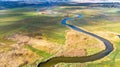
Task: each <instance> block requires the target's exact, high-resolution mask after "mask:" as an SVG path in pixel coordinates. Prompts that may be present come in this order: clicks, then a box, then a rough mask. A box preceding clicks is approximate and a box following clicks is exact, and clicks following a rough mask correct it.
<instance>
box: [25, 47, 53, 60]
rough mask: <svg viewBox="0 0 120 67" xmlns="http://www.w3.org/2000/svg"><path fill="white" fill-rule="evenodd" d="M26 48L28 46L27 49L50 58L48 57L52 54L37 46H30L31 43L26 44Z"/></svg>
mask: <svg viewBox="0 0 120 67" xmlns="http://www.w3.org/2000/svg"><path fill="white" fill-rule="evenodd" d="M25 48H27V49H29V50H31V51H33V52H35V53H36V54H38V55H39V56H42V57H45V58H48V57H50V56H52V55H51V54H49V53H46V52H44V51H41V50H38V49H35V48H33V47H32V46H29V45H25Z"/></svg>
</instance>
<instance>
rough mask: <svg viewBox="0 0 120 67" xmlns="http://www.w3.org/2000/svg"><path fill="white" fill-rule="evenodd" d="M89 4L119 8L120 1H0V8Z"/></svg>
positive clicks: (91, 5) (90, 5)
mask: <svg viewBox="0 0 120 67" xmlns="http://www.w3.org/2000/svg"><path fill="white" fill-rule="evenodd" d="M54 5H58V6H89V7H115V8H120V3H69V2H68V3H67V2H66V3H63V2H57V3H55V2H53V3H52V2H51V3H48V2H42V3H33V4H32V3H25V2H22V1H0V9H9V8H18V7H27V6H33V7H46V6H47V7H49V6H54Z"/></svg>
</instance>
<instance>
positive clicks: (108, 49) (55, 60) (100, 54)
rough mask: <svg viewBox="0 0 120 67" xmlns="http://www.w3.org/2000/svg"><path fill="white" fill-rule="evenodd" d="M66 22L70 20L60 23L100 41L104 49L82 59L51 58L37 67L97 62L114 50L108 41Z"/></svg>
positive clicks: (65, 19)
mask: <svg viewBox="0 0 120 67" xmlns="http://www.w3.org/2000/svg"><path fill="white" fill-rule="evenodd" d="M67 20H71V18H64V19H63V20H62V22H61V23H62V24H63V25H65V26H68V27H70V28H71V29H73V30H75V31H78V32H82V33H85V34H87V35H90V36H92V37H95V38H97V39H98V40H100V41H102V42H103V43H104V45H105V47H106V49H105V50H103V51H101V52H98V53H96V54H94V55H90V56H84V57H61V56H60V57H53V58H51V59H49V60H47V61H46V62H42V63H40V64H39V65H38V67H54V65H55V64H57V63H61V62H63V63H84V62H90V61H95V60H98V59H101V58H103V57H105V56H107V55H108V54H109V53H111V52H112V51H113V49H114V48H113V44H112V43H111V42H110V41H108V40H106V39H104V38H102V37H100V36H98V35H96V34H93V33H90V32H87V31H85V30H83V29H81V28H78V27H76V26H73V25H70V24H67V23H66V22H67ZM71 60H72V61H71Z"/></svg>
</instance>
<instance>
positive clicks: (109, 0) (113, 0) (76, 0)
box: [0, 0, 120, 3]
mask: <svg viewBox="0 0 120 67" xmlns="http://www.w3.org/2000/svg"><path fill="white" fill-rule="evenodd" d="M0 1H22V0H0ZM24 1H39V2H40V1H68V2H78V3H80V2H120V0H24Z"/></svg>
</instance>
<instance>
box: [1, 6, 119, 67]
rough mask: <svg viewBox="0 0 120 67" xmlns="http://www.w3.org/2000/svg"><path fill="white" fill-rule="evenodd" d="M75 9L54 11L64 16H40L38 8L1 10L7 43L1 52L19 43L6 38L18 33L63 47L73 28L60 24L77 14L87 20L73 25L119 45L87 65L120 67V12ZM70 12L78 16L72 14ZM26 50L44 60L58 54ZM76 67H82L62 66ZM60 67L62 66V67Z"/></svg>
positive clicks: (78, 20) (100, 9) (3, 36)
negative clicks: (106, 54)
mask: <svg viewBox="0 0 120 67" xmlns="http://www.w3.org/2000/svg"><path fill="white" fill-rule="evenodd" d="M75 7H76V6H72V7H69V6H64V8H61V7H57V8H54V9H53V13H54V12H59V13H61V14H56V15H54V16H52V15H51V14H38V12H36V11H35V9H34V8H31V9H30V8H15V9H9V10H0V42H2V43H5V44H7V45H4V46H0V52H3V51H9V50H10V48H11V46H10V45H11V44H14V43H16V42H15V41H12V40H8V39H6V37H7V36H10V35H12V34H18V33H20V34H24V35H27V36H30V37H33V38H35V37H38V36H41V39H44V40H47V41H50V42H52V43H58V44H60V46H61V44H62V46H64V44H65V40H66V39H65V35H66V33H65V31H66V30H69V28H66V27H65V26H63V25H61V23H60V21H61V20H62V19H63V18H64V16H65V15H66V14H68V15H69V17H74V15H76V14H83V16H84V17H83V18H82V19H75V20H74V21H73V22H70V23H71V24H73V25H77V26H80V27H82V28H84V29H86V30H88V31H91V32H94V33H96V34H98V35H100V36H102V37H105V38H106V39H108V40H110V41H111V42H112V43H113V44H114V46H115V50H114V51H113V52H112V53H111V54H110V55H109V56H107V57H105V58H103V59H101V60H98V61H95V62H90V63H85V64H83V66H85V67H120V63H119V62H120V56H119V55H120V48H119V47H120V39H119V38H118V37H117V34H119V33H120V9H118V8H87V7H80V6H77V7H78V8H75ZM73 9H74V10H73ZM70 11H71V12H74V13H71V12H70ZM99 32H100V33H99ZM106 32H107V33H106ZM111 32H112V33H111ZM114 33H115V34H114ZM106 35H107V36H106ZM93 42H94V41H93ZM90 43H91V42H90ZM93 46H94V45H93ZM24 48H25V49H27V50H29V51H32V52H34V53H35V54H37V55H39V56H40V57H41V56H42V57H43V59H44V60H46V59H48V58H49V57H51V56H53V55H54V54H50V53H47V51H42V50H38V49H36V48H34V47H32V46H26V47H24ZM86 48H87V49H88V50H91V51H89V52H88V54H93V53H96V52H97V51H100V50H97V49H96V48H95V49H89V47H88V46H86ZM46 57H47V58H46ZM33 59H34V58H33ZM43 59H42V60H41V59H40V60H39V59H36V61H33V62H31V63H28V64H27V65H24V64H23V65H21V66H23V67H32V66H33V67H34V66H36V64H37V63H38V62H41V61H44V60H43ZM76 66H77V67H79V64H63V66H62V67H76ZM57 67H61V64H58V66H57Z"/></svg>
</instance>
